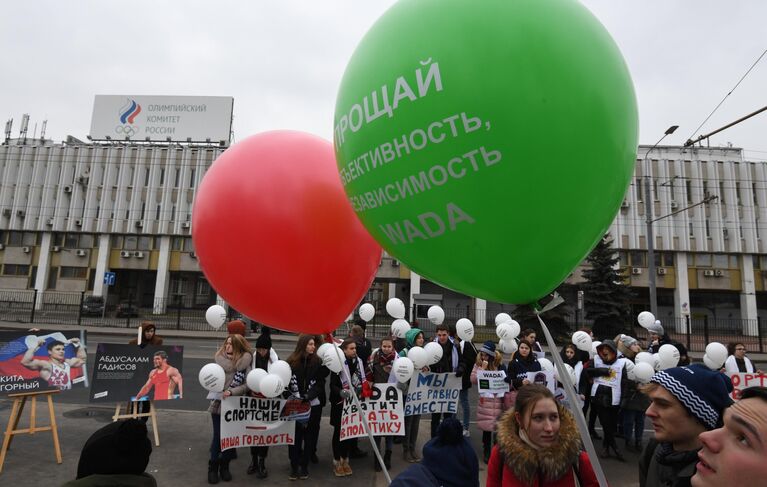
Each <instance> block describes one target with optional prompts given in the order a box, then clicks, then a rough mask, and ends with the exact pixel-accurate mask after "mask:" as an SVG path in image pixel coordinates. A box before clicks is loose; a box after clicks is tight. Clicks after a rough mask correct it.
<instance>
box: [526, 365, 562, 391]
mask: <svg viewBox="0 0 767 487" xmlns="http://www.w3.org/2000/svg"><path fill="white" fill-rule="evenodd" d="M527 380H529V381H530V383H531V384H540V385H542V386H545V387H548V388H549V390H550V391H551V392H552V394H556V392H557V391H556V390H557V381H556V380H554V371H553V370H541V371H538V372H528V373H527Z"/></svg>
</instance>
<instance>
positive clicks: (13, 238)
mask: <svg viewBox="0 0 767 487" xmlns="http://www.w3.org/2000/svg"><path fill="white" fill-rule="evenodd" d="M21 242H22V233H21V232H10V233H9V234H8V246H10V247H13V246H16V247H19V246H21Z"/></svg>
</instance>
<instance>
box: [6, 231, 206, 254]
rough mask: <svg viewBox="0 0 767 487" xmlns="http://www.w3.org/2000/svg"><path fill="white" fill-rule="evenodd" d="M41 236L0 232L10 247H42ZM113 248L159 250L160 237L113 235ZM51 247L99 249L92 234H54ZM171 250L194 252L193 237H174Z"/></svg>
mask: <svg viewBox="0 0 767 487" xmlns="http://www.w3.org/2000/svg"><path fill="white" fill-rule="evenodd" d="M40 237H41V234H40V233H37V232H15V231H12V232H7V231H3V230H0V244H4V245H6V246H8V247H22V246H28V247H33V246H35V245H40V240H41V238H40ZM111 243H112V248H113V249H117V250H159V249H160V237H150V236H140V235H112V238H111ZM51 245H55V246H58V247H63V248H66V249H92V248H94V247H98V239H97V238H96V235H93V234H90V233H58V232H57V233H54V234H53V237H52V239H51ZM171 250H175V251H179V252H194V243H193V242H192V237H173V238H172V240H171Z"/></svg>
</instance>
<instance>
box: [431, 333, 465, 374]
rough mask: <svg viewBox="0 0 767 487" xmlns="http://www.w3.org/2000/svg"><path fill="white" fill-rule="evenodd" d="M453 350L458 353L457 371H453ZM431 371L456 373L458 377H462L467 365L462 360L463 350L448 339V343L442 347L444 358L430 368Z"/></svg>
mask: <svg viewBox="0 0 767 487" xmlns="http://www.w3.org/2000/svg"><path fill="white" fill-rule="evenodd" d="M436 343H439V342H436ZM453 349H455V350H456V352H458V366H457V367H456V368H455V370H454V369H453ZM429 369H430V370H431V371H432V372H436V373H444V372H455V374H456V375H457V376H458V377H461V376H462V375H463V372H464V370H465V365H464V363H463V360H462V358H461V348H460V347H459V346H458V345H456V344H455V343H453V342H451V341H450V340H449V339H448V341H447V343H445V344H444V345H442V358H441V359H440V361H439V362H437V363H436V364H434V365H431V366H429Z"/></svg>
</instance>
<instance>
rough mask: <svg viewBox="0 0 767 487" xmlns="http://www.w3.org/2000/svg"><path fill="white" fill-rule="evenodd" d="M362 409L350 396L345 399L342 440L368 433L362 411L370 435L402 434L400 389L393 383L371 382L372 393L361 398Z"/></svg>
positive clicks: (402, 412)
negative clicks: (363, 422)
mask: <svg viewBox="0 0 767 487" xmlns="http://www.w3.org/2000/svg"><path fill="white" fill-rule="evenodd" d="M360 406H361V407H362V410H358V409H357V405H356V404H355V403H354V400H353V399H352V398H349V399H346V400H344V405H343V410H342V411H341V432H340V438H341V441H343V440H346V439H349V438H359V437H361V436H367V433H365V427H364V425H363V424H362V415H363V414H364V415H365V418H366V419H367V422H368V427H369V428H370V432H371V433H372V434H373V436H405V410H404V406H403V404H402V391H400V390H399V388H398V387H397V385H396V384H374V385H373V395H372V396H371V397H367V398H360Z"/></svg>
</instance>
